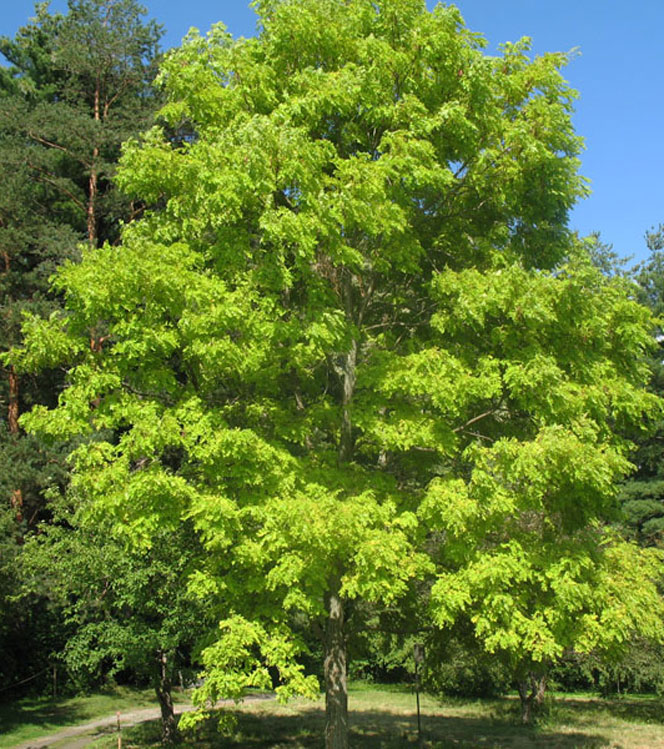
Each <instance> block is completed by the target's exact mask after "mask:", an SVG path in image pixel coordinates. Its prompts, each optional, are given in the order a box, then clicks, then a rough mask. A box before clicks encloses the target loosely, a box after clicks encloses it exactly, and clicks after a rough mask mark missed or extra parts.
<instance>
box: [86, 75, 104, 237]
mask: <svg viewBox="0 0 664 749" xmlns="http://www.w3.org/2000/svg"><path fill="white" fill-rule="evenodd" d="M94 118H95V122H101V82H100V81H99V78H97V85H96V88H95V103H94ZM98 160H99V147H98V146H97V145H95V146H94V147H93V149H92V163H91V164H90V177H89V178H88V205H87V231H88V243H89V245H90V247H96V246H97V193H98V191H99V174H98V172H97V162H98Z"/></svg>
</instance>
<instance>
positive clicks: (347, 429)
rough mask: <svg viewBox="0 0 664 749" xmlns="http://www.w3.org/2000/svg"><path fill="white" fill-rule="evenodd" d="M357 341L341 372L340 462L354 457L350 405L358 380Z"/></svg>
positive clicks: (344, 361) (345, 357) (348, 461)
mask: <svg viewBox="0 0 664 749" xmlns="http://www.w3.org/2000/svg"><path fill="white" fill-rule="evenodd" d="M356 370H357V342H356V341H353V342H352V343H351V346H350V351H349V352H348V353H347V354H345V356H344V360H343V363H342V365H341V367H340V374H341V385H342V395H341V434H340V437H339V464H342V463H350V461H351V460H352V459H353V422H352V419H351V412H350V405H351V401H352V399H353V393H354V391H355V382H356V380H357V371H356Z"/></svg>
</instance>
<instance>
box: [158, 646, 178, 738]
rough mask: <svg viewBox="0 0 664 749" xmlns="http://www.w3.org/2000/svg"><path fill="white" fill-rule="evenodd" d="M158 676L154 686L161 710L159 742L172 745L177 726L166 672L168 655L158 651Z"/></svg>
mask: <svg viewBox="0 0 664 749" xmlns="http://www.w3.org/2000/svg"><path fill="white" fill-rule="evenodd" d="M157 665H158V668H159V675H158V678H157V681H156V685H155V691H156V693H157V699H158V700H159V707H160V708H161V740H162V743H164V744H174V743H175V742H176V741H177V739H178V724H177V721H176V720H175V710H174V709H173V695H172V694H171V689H172V684H171V677H170V673H169V670H168V655H167V654H166V653H165V652H164V651H163V650H160V651H159V652H158V653H157Z"/></svg>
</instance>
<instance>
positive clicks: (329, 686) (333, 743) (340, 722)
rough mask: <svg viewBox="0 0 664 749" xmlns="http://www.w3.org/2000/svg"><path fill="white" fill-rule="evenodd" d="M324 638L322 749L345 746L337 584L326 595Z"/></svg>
mask: <svg viewBox="0 0 664 749" xmlns="http://www.w3.org/2000/svg"><path fill="white" fill-rule="evenodd" d="M327 606H328V619H327V636H326V638H325V662H324V668H325V749H348V683H347V676H346V641H345V638H344V605H343V601H342V599H341V596H340V595H339V585H338V583H337V584H336V585H335V586H334V589H333V591H332V592H331V593H329V594H328V597H327Z"/></svg>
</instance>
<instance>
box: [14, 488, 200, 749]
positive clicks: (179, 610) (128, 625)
mask: <svg viewBox="0 0 664 749" xmlns="http://www.w3.org/2000/svg"><path fill="white" fill-rule="evenodd" d="M54 509H55V517H54V521H53V522H52V523H50V524H45V525H43V526H42V528H41V529H40V532H39V533H38V534H36V535H33V536H32V537H31V538H29V539H28V541H27V542H26V545H25V554H23V556H22V559H23V568H24V572H25V575H26V583H25V585H26V591H25V592H26V594H37V595H40V596H42V597H47V598H48V599H49V600H50V601H51V604H52V605H53V606H54V607H55V608H56V610H58V611H59V612H60V615H61V617H62V622H63V625H64V626H65V627H66V629H67V631H68V632H69V633H70V635H69V638H68V640H67V642H66V645H65V647H64V649H63V651H62V652H61V653H60V654H59V657H60V658H61V660H62V661H63V662H64V663H65V665H66V667H67V669H68V671H69V673H70V674H71V675H72V676H73V677H74V678H79V679H80V678H83V679H85V680H89V679H90V678H93V679H95V678H96V679H99V678H107V677H112V676H114V675H116V674H118V673H120V672H125V671H127V670H129V671H131V672H132V673H133V674H134V676H135V678H137V679H138V680H139V681H148V682H149V683H150V684H151V685H152V686H153V687H154V689H155V693H156V695H157V699H158V700H159V705H160V708H161V717H162V737H163V740H164V742H165V743H172V742H174V741H175V740H176V738H177V722H176V719H175V714H174V709H173V699H172V695H171V690H172V686H173V684H175V683H178V681H179V680H180V679H181V678H185V679H187V680H188V679H189V677H190V675H191V673H192V668H193V660H192V653H193V650H194V647H195V644H196V641H197V639H198V638H200V637H201V636H202V635H203V634H204V633H205V631H206V626H207V627H209V626H210V622H209V619H210V616H209V610H206V609H204V608H203V606H202V605H201V604H200V603H199V602H198V601H197V600H196V599H195V598H194V597H192V596H190V595H189V594H188V592H187V590H188V589H187V580H188V575H189V574H190V573H191V572H192V571H193V570H192V566H191V562H192V557H193V556H195V554H196V539H195V537H194V535H193V534H192V529H191V525H190V524H187V523H183V524H181V525H180V526H178V527H171V528H161V529H159V528H155V529H153V530H152V533H151V534H150V541H149V542H144V543H142V544H139V545H136V544H130V543H128V542H127V539H126V538H123V537H122V534H121V533H120V534H118V532H117V527H116V528H111V527H110V525H109V523H108V522H107V521H106V520H105V519H104V517H103V516H101V515H99V514H91V513H90V512H89V508H88V509H86V508H85V506H84V504H81V505H79V506H78V507H76V506H74V503H73V502H71V501H70V502H65V501H64V500H60V501H59V502H57V503H55V505H54ZM183 674H184V676H183Z"/></svg>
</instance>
